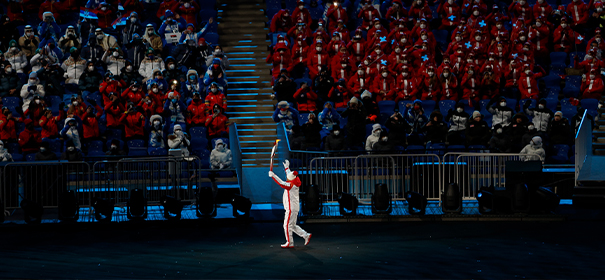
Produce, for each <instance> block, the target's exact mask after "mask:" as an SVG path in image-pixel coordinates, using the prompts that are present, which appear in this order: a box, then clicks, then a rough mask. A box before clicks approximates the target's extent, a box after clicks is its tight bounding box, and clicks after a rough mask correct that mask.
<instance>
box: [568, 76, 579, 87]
mask: <svg viewBox="0 0 605 280" xmlns="http://www.w3.org/2000/svg"><path fill="white" fill-rule="evenodd" d="M581 85H582V76H566V77H565V86H566V87H567V86H572V87H576V88H580V86H581Z"/></svg>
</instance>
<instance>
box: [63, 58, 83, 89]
mask: <svg viewBox="0 0 605 280" xmlns="http://www.w3.org/2000/svg"><path fill="white" fill-rule="evenodd" d="M61 68H62V69H63V71H65V83H66V84H76V85H77V84H78V82H79V81H80V76H81V75H82V73H84V70H86V60H85V59H83V58H81V57H80V59H79V60H78V61H74V59H73V58H72V57H71V56H70V57H69V58H68V59H66V60H65V61H64V62H63V64H61Z"/></svg>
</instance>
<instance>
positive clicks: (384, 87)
mask: <svg viewBox="0 0 605 280" xmlns="http://www.w3.org/2000/svg"><path fill="white" fill-rule="evenodd" d="M396 88H397V85H396V83H395V78H393V76H391V75H388V76H387V77H386V78H384V77H382V75H380V76H378V77H376V78H374V82H372V88H371V90H370V91H371V92H372V94H374V96H376V102H380V101H383V100H395V93H396ZM381 91H383V92H385V94H380V92H381Z"/></svg>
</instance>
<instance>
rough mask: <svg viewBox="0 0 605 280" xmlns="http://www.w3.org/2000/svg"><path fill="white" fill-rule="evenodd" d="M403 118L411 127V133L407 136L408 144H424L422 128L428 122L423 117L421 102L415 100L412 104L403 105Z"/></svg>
mask: <svg viewBox="0 0 605 280" xmlns="http://www.w3.org/2000/svg"><path fill="white" fill-rule="evenodd" d="M403 118H404V119H405V120H406V121H407V123H408V125H409V126H410V127H411V132H410V134H409V135H408V144H413V145H422V144H423V143H424V136H425V135H424V132H423V131H422V128H423V127H424V125H425V124H426V123H427V122H428V121H429V120H428V119H427V117H426V116H425V115H424V108H422V101H420V100H418V99H416V100H414V103H413V104H410V103H407V104H405V111H404V112H403Z"/></svg>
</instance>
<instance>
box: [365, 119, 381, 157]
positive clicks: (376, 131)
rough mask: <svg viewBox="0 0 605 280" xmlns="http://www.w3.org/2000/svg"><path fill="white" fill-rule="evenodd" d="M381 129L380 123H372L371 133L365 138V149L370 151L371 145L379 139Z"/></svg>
mask: <svg viewBox="0 0 605 280" xmlns="http://www.w3.org/2000/svg"><path fill="white" fill-rule="evenodd" d="M381 131H382V127H381V126H380V124H374V125H372V134H370V136H368V138H367V139H366V151H368V152H370V151H372V147H374V144H376V142H378V140H379V139H380V132H381Z"/></svg>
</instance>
